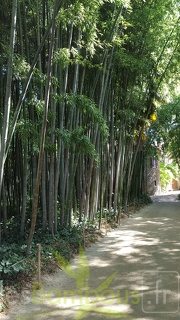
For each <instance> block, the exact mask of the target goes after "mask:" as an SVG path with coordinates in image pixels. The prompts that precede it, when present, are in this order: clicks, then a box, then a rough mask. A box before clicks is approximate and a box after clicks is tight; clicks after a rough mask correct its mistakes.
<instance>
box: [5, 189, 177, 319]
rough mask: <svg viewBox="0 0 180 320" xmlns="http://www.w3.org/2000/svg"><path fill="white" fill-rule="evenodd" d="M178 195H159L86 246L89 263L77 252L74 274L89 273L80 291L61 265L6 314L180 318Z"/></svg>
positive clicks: (12, 316) (9, 316)
mask: <svg viewBox="0 0 180 320" xmlns="http://www.w3.org/2000/svg"><path fill="white" fill-rule="evenodd" d="M176 198H177V195H176V194H174V193H171V194H168V195H163V196H156V197H154V201H155V202H154V203H153V204H151V205H149V206H147V207H145V208H143V209H142V210H140V211H139V212H138V213H136V214H134V215H133V217H130V218H129V219H123V220H122V223H121V226H120V227H119V228H118V229H116V230H114V231H112V232H110V233H108V235H107V237H105V238H103V239H102V240H100V241H99V242H98V243H96V244H94V245H92V246H91V247H90V248H88V249H86V252H85V254H86V256H87V260H88V266H87V263H86V259H85V257H84V258H82V257H81V260H80V265H81V269H80V268H78V258H76V259H74V260H73V261H71V263H72V265H73V268H74V269H73V270H75V272H76V276H77V275H78V274H80V277H79V279H80V280H83V279H85V278H86V279H85V283H86V289H85V287H84V288H83V289H82V288H80V289H79V291H78V289H77V286H78V284H80V282H78V281H77V279H73V278H70V277H69V276H68V275H66V274H65V273H64V272H63V271H61V270H58V271H57V272H56V273H55V274H53V275H51V276H46V277H44V278H43V284H42V290H41V291H40V292H39V294H37V291H35V292H34V295H32V292H29V291H27V292H24V296H23V297H22V300H21V301H20V302H19V303H17V301H15V303H14V305H12V306H11V308H10V310H9V311H8V314H7V315H6V316H4V317H3V319H5V320H15V319H29V320H39V319H40V320H51V319H52V320H64V319H65V320H73V319H76V320H78V319H85V320H90V319H95V320H100V319H101V320H104V319H111V318H112V319H115V318H116V319H126V318H128V317H130V319H134V320H135V319H136V320H157V319H158V320H166V319H167V320H169V319H175V320H179V319H180V311H179V300H180V293H179V292H178V290H179V289H178V282H179V279H180V276H179V274H180V253H179V252H180V201H176ZM83 263H84V267H83ZM88 267H89V274H88ZM78 272H79V273H78ZM115 272H117V273H116V274H114V273H115ZM107 279H108V280H107ZM106 280H107V281H106ZM67 290H68V291H69V292H68V293H67ZM67 295H68V298H67V299H66V298H65V296H67ZM0 317H1V316H0Z"/></svg>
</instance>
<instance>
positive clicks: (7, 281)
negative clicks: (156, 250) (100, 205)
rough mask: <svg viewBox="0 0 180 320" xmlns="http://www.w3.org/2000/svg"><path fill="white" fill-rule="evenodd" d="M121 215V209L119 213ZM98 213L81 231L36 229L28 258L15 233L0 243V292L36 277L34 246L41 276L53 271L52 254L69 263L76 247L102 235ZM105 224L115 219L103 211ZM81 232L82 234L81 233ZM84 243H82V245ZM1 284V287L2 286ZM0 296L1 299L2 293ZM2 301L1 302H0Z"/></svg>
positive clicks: (18, 287)
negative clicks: (44, 231) (39, 251)
mask: <svg viewBox="0 0 180 320" xmlns="http://www.w3.org/2000/svg"><path fill="white" fill-rule="evenodd" d="M148 203H151V199H150V197H148V196H147V195H143V197H142V199H140V201H139V202H138V205H137V204H136V203H135V205H137V206H136V207H137V208H138V206H139V205H140V206H141V205H142V204H148ZM122 211H123V209H122ZM98 219H99V212H98V213H97V215H96V219H95V220H94V221H93V222H89V221H85V223H84V228H85V229H84V230H83V226H82V223H77V224H76V225H74V226H73V227H71V228H61V229H60V230H58V233H57V234H56V235H54V236H53V235H52V234H49V233H45V234H44V233H42V230H41V229H37V230H36V231H35V234H34V238H33V242H32V246H31V252H30V255H29V256H27V255H26V249H27V244H26V243H27V238H28V234H25V236H24V238H23V239H22V238H20V237H19V234H18V233H16V234H14V233H13V235H12V233H10V234H9V237H7V238H6V240H5V241H3V242H2V243H1V246H0V284H1V291H2V288H3V292H6V288H9V287H10V288H15V290H16V291H20V290H21V289H22V288H24V287H26V284H27V283H29V282H31V281H32V279H33V276H36V277H37V244H41V271H42V273H45V272H46V273H51V272H53V271H54V270H55V269H56V268H57V262H56V258H55V252H56V253H58V254H60V255H61V256H63V257H64V258H65V259H66V260H68V261H69V260H70V259H71V258H72V257H73V255H75V254H77V253H78V251H79V244H81V245H83V246H84V244H85V245H86V246H87V245H89V244H90V243H92V242H95V241H96V240H97V238H98V237H99V236H102V232H101V231H99V230H98ZM105 220H106V221H107V224H108V229H109V227H113V228H114V226H115V224H116V223H115V220H116V219H115V216H114V214H113V212H108V211H107V210H106V209H105V210H104V212H103V216H102V225H103V221H105ZM106 227H107V225H106ZM84 231H85V232H84ZM84 241H85V243H84ZM2 284H3V285H2ZM0 295H1V296H2V297H3V295H2V292H0ZM1 300H2V299H1ZM2 310H3V303H0V311H2Z"/></svg>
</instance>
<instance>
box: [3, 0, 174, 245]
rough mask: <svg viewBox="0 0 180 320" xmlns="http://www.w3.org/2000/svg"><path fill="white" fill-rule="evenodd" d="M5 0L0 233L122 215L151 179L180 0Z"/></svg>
mask: <svg viewBox="0 0 180 320" xmlns="http://www.w3.org/2000/svg"><path fill="white" fill-rule="evenodd" d="M0 6H1V8H0V12H1V39H0V74H1V77H0V99H1V100H0V130H1V153H0V172H1V174H0V189H1V223H2V230H1V235H2V236H3V237H5V236H6V235H7V233H8V232H9V231H8V226H9V225H11V224H14V223H16V225H17V226H18V232H19V233H20V235H21V236H23V235H24V233H25V232H29V230H31V231H30V234H31V240H32V237H33V233H34V229H35V226H36V225H37V224H38V227H39V228H42V232H50V233H51V234H55V233H57V232H58V230H59V228H61V227H62V226H63V227H68V226H71V224H72V223H73V219H77V218H78V219H79V221H82V220H83V219H87V220H90V221H91V220H93V219H94V218H95V215H96V213H97V212H99V215H100V221H101V216H102V215H103V212H104V210H106V211H108V212H111V213H112V214H113V215H114V218H115V219H117V220H118V217H119V216H120V213H121V210H122V208H125V210H126V209H127V206H128V204H129V203H130V202H132V201H133V200H134V199H139V198H140V197H141V195H142V194H143V193H144V192H145V191H146V188H145V180H144V168H145V163H146V157H147V152H146V135H147V131H148V127H149V126H150V124H151V122H152V120H153V115H154V114H155V112H156V105H157V104H158V103H157V102H158V101H159V97H160V96H161V94H162V93H163V90H164V86H166V87H167V86H168V84H172V83H176V80H177V79H178V69H179V67H178V55H179V49H180V48H179V43H180V41H179V40H180V39H179V5H178V2H177V1H174V0H156V1H151V0H147V1H146V0H133V1H130V0H88V1H87V0H73V1H72V0H71V1H69V0H66V1H63V0H34V1H26V0H13V1H9V0H4V1H1V4H0ZM171 87H172V85H171Z"/></svg>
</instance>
